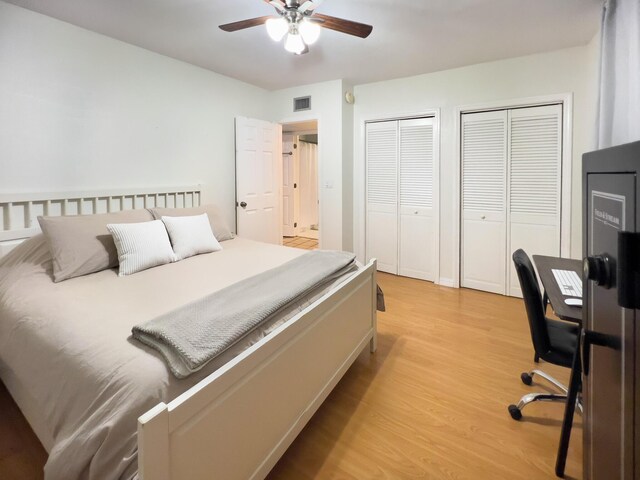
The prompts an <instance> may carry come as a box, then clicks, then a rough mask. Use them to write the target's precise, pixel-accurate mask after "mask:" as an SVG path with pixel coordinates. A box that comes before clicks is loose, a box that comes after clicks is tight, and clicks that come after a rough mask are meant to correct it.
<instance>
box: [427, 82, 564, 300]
mask: <svg viewBox="0 0 640 480" xmlns="http://www.w3.org/2000/svg"><path fill="white" fill-rule="evenodd" d="M558 103H560V104H562V132H563V133H562V170H561V175H562V179H561V185H562V196H561V198H560V255H561V256H562V257H570V255H571V198H572V188H571V186H572V172H573V93H562V94H554V95H542V96H536V97H526V98H518V99H511V100H497V101H494V102H484V103H477V104H472V105H462V106H458V107H456V108H455V109H454V120H455V134H456V143H455V162H454V165H455V173H454V181H455V183H454V189H453V206H454V210H453V215H454V219H453V220H454V224H453V228H454V236H453V241H454V252H456V255H454V256H453V275H454V278H452V279H440V283H441V284H442V285H446V286H448V287H455V288H460V261H461V256H462V255H461V252H460V247H461V242H460V230H461V228H460V221H461V207H462V204H461V188H460V181H461V161H462V155H461V151H460V149H461V141H462V121H461V119H462V115H463V114H465V113H476V112H483V111H488V110H508V109H513V108H523V107H538V106H543V105H552V104H558Z"/></svg>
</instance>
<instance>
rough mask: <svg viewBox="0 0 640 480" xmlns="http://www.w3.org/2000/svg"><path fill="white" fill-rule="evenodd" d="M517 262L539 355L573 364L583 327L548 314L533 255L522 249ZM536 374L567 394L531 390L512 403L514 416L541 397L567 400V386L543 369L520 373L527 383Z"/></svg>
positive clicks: (526, 383)
mask: <svg viewBox="0 0 640 480" xmlns="http://www.w3.org/2000/svg"><path fill="white" fill-rule="evenodd" d="M513 263H514V264H515V267H516V272H517V273H518V280H519V281H520V288H521V289H522V296H523V297H524V304H525V307H526V310H527V318H528V319H529V328H530V330H531V339H532V341H533V348H534V350H535V354H536V358H541V359H542V360H544V361H545V362H549V363H553V364H554V365H560V366H562V367H566V368H571V366H572V363H573V357H574V354H575V351H576V348H577V345H578V335H579V332H580V329H579V327H578V326H577V325H573V324H571V323H567V322H561V321H557V320H552V319H549V318H547V317H546V316H545V309H546V305H545V304H544V301H543V297H542V295H541V294H540V287H539V286H538V278H537V276H536V272H535V270H534V269H533V265H532V264H531V260H529V256H528V255H527V254H526V253H525V252H524V250H522V249H519V250H516V251H515V252H514V253H513ZM535 375H537V376H539V377H542V378H544V379H545V380H547V381H548V382H549V383H551V384H553V385H555V386H556V387H557V388H558V389H559V390H560V391H562V392H563V394H553V393H529V394H527V395H524V396H523V397H522V398H521V399H520V401H519V402H518V404H517V405H509V413H510V414H511V417H512V418H513V419H514V420H520V419H521V418H522V409H523V408H524V407H525V406H526V405H528V404H529V403H532V402H538V401H547V402H551V401H563V402H564V401H566V400H567V387H565V386H564V385H563V384H562V383H560V382H559V381H558V380H556V379H555V378H553V377H552V376H550V375H548V374H546V373H544V372H543V371H542V370H531V371H530V372H525V373H523V374H522V375H520V378H521V380H522V383H524V384H525V385H531V382H532V381H533V377H534V376H535ZM578 409H579V410H580V411H582V406H581V405H580V404H579V403H578Z"/></svg>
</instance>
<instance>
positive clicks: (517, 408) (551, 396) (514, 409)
mask: <svg viewBox="0 0 640 480" xmlns="http://www.w3.org/2000/svg"><path fill="white" fill-rule="evenodd" d="M535 375H537V376H539V377H542V378H544V379H545V380H546V381H547V382H549V383H551V384H552V385H553V386H555V387H556V388H557V389H558V390H560V391H561V392H562V394H557V393H527V394H526V395H523V396H522V398H521V399H520V401H519V402H518V404H517V405H514V404H511V405H509V407H508V410H509V415H511V418H513V419H514V420H520V419H521V418H522V409H523V408H524V407H526V406H527V405H529V404H530V403H533V402H566V401H567V387H565V386H564V385H563V384H562V383H560V382H559V381H558V380H556V379H555V378H553V377H552V376H551V375H549V374H547V373H545V372H543V371H542V370H537V369H536V370H531V371H530V372H524V373H522V375H520V379H521V380H522V383H524V384H525V385H531V383H532V382H533V377H534V376H535ZM576 406H577V407H578V410H579V412H580V413H581V414H582V403H581V402H580V399H576Z"/></svg>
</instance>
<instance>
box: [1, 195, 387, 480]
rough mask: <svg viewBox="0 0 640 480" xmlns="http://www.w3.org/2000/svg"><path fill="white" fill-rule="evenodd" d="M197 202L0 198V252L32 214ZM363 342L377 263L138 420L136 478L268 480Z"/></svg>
mask: <svg viewBox="0 0 640 480" xmlns="http://www.w3.org/2000/svg"><path fill="white" fill-rule="evenodd" d="M200 198H201V195H200V188H199V187H181V188H169V189H151V190H149V189H137V190H134V191H117V192H116V191H103V192H93V193H92V192H71V193H69V192H67V193H64V194H39V195H38V194H27V195H2V194H0V213H1V215H2V216H1V217H0V218H1V219H2V220H3V221H2V222H0V224H1V225H2V227H3V228H2V230H0V256H2V254H3V249H4V253H6V251H8V250H9V249H11V248H13V247H14V246H15V245H16V244H17V243H19V242H20V241H22V240H23V239H25V238H28V237H30V236H33V235H35V234H36V233H38V232H39V228H37V222H35V221H34V220H35V218H36V217H37V215H43V214H44V215H71V214H78V213H103V212H107V211H118V210H123V209H132V208H151V207H153V206H165V205H166V206H169V207H173V206H176V207H189V206H197V205H199V204H200ZM367 346H369V349H370V351H371V352H374V351H375V350H376V262H375V260H372V261H371V262H369V263H368V264H367V265H366V266H365V267H363V268H361V269H360V270H359V271H358V273H357V274H356V275H354V276H352V277H351V278H350V279H349V280H347V281H346V282H344V283H343V284H341V285H340V286H339V287H338V288H336V289H335V290H333V291H332V292H330V293H329V294H328V295H325V296H323V297H322V298H320V299H318V300H317V301H316V302H314V303H312V304H311V305H309V307H307V308H306V309H305V310H303V311H302V312H300V313H299V314H298V315H296V316H295V317H294V318H293V319H291V320H290V321H288V322H286V323H285V324H284V325H282V326H281V327H279V328H278V329H277V330H276V331H275V332H273V333H272V334H270V335H269V336H267V337H265V338H264V339H262V340H261V341H259V342H258V343H257V344H255V345H253V346H252V347H250V348H249V349H247V350H245V351H244V352H243V353H242V354H240V355H239V356H237V357H236V358H234V359H233V360H231V361H230V362H228V363H227V364H226V365H224V366H223V367H221V368H220V369H218V370H216V371H215V372H213V373H212V374H211V375H209V376H208V377H206V378H205V379H204V380H202V381H201V382H199V383H198V384H197V385H195V386H193V387H192V388H190V389H189V390H187V391H186V392H184V393H183V394H182V395H180V396H179V397H178V398H176V399H175V400H173V401H171V402H169V403H168V404H165V403H160V404H159V405H157V406H156V407H154V408H152V409H151V410H149V411H148V412H146V413H145V414H143V415H142V416H141V417H140V418H139V419H138V467H139V474H140V478H141V480H184V479H189V480H198V479H203V480H205V479H206V480H210V479H222V480H233V479H239V480H245V479H261V478H264V477H265V476H266V475H267V474H268V473H269V471H270V470H271V469H272V468H273V466H274V465H275V464H276V462H277V461H278V459H279V458H280V457H281V456H282V454H283V453H284V452H285V450H286V449H287V448H288V447H289V445H290V444H291V442H292V441H293V440H294V439H295V437H296V436H297V435H298V434H299V433H300V431H301V430H302V428H303V427H304V426H305V425H306V423H307V422H308V421H309V419H310V418H311V416H312V415H313V414H314V413H315V411H316V410H317V409H318V407H319V406H320V405H321V404H322V402H323V401H324V400H325V398H326V397H327V395H329V393H330V392H331V390H332V389H333V388H334V387H335V386H336V384H337V383H338V381H339V380H340V379H341V378H342V376H343V375H344V373H345V372H346V371H347V369H348V368H349V367H350V366H351V364H352V363H353V362H354V361H355V359H356V358H357V357H358V355H360V353H361V352H362V351H364V350H365V349H366V347H367ZM24 413H25V416H26V417H27V420H29V412H28V409H26V411H24Z"/></svg>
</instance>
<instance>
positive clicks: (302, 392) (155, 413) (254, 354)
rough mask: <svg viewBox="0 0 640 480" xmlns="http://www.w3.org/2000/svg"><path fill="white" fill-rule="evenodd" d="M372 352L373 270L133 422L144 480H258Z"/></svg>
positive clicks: (366, 269) (369, 267)
mask: <svg viewBox="0 0 640 480" xmlns="http://www.w3.org/2000/svg"><path fill="white" fill-rule="evenodd" d="M367 344H368V345H369V346H370V349H371V351H372V352H373V351H375V347H376V262H375V260H372V261H371V262H370V263H369V264H368V265H366V267H364V268H363V269H361V270H360V271H359V272H358V273H357V274H356V275H354V276H353V277H351V278H350V279H349V280H348V281H346V282H345V283H343V284H342V285H341V286H340V287H338V288H337V289H336V290H334V291H333V292H332V293H331V294H329V295H328V296H326V297H323V298H321V299H320V300H318V301H317V302H314V303H313V304H312V305H310V306H309V307H308V308H306V309H305V310H304V311H302V312H301V313H300V314H298V315H297V316H296V317H294V318H293V319H292V320H290V321H289V322H287V323H286V324H284V325H282V326H281V327H280V328H278V329H277V330H276V331H275V332H274V333H273V334H271V335H269V336H268V337H266V338H264V339H263V340H261V341H260V342H258V343H257V344H256V345H254V346H252V347H251V348H249V349H248V350H246V351H245V352H243V353H242V354H241V355H239V356H238V357H236V358H235V359H233V360H232V361H231V362H229V363H228V364H226V365H224V366H223V367H221V368H220V369H218V370H217V371H215V372H214V373H212V374H211V375H210V376H209V377H207V378H205V379H204V380H202V381H201V382H200V383H198V384H197V385H195V386H194V387H192V388H191V389H189V390H188V391H186V392H185V393H183V394H182V395H181V396H179V397H178V398H176V399H175V400H174V401H172V402H170V403H169V404H164V403H161V404H159V405H157V406H156V407H154V408H153V409H151V410H150V411H148V412H147V413H145V414H144V415H142V416H141V417H140V418H139V419H138V465H139V472H140V478H141V479H143V480H178V479H185V478H188V479H193V480H197V479H207V480H210V479H224V480H233V479H242V480H244V479H262V478H264V477H265V476H266V475H267V473H269V471H270V470H271V469H272V468H273V466H274V465H275V464H276V462H277V461H278V459H279V458H280V457H281V456H282V454H283V453H284V452H285V450H286V449H287V448H288V447H289V445H290V444H291V442H292V441H293V440H294V439H295V437H296V436H297V435H298V434H299V433H300V431H301V430H302V428H303V427H304V426H305V425H306V423H307V422H308V421H309V419H310V418H311V416H312V415H313V414H314V413H315V411H316V410H317V409H318V407H319V406H320V405H321V404H322V402H323V401H324V400H325V398H326V397H327V395H328V394H329V393H330V392H331V390H332V389H333V388H334V387H335V385H336V384H337V383H338V381H339V380H340V379H341V378H342V376H343V375H344V373H345V372H346V371H347V369H348V368H349V367H350V366H351V364H352V363H353V362H354V361H355V359H356V358H357V357H358V355H359V354H360V353H361V352H362V350H363V349H364V348H366V346H367Z"/></svg>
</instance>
